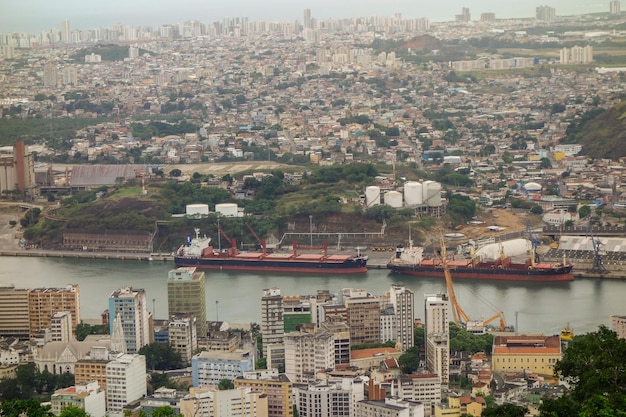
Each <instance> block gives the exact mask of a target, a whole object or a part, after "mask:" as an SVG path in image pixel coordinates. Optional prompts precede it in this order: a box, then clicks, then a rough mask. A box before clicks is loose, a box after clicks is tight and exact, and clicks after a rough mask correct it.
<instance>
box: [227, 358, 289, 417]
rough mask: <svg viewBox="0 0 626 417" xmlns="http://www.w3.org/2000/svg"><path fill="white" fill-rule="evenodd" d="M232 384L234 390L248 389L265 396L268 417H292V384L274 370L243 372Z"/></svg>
mask: <svg viewBox="0 0 626 417" xmlns="http://www.w3.org/2000/svg"><path fill="white" fill-rule="evenodd" d="M234 382H235V388H250V389H251V390H252V392H258V393H261V394H264V395H266V396H267V399H268V404H267V406H268V413H267V415H268V417H293V407H292V404H293V401H292V396H293V383H292V382H291V381H290V380H289V378H287V377H286V376H285V375H284V374H278V371H277V370H276V369H262V370H257V371H248V372H244V373H243V377H241V378H237V379H235V381H234Z"/></svg>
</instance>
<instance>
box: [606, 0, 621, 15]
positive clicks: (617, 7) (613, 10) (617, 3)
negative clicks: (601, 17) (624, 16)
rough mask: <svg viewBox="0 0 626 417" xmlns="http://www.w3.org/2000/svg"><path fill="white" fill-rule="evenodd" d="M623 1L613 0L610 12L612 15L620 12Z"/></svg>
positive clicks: (610, 4)
mask: <svg viewBox="0 0 626 417" xmlns="http://www.w3.org/2000/svg"><path fill="white" fill-rule="evenodd" d="M620 8H621V3H620V1H619V0H612V1H611V2H610V3H609V13H610V14H612V15H617V14H620V13H621V11H620Z"/></svg>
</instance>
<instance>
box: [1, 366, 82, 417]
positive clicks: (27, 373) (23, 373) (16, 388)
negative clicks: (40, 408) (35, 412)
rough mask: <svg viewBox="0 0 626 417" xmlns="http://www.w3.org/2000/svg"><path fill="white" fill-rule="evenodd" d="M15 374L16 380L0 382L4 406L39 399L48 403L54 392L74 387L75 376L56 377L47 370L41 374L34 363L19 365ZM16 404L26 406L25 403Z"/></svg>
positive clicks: (8, 379)
mask: <svg viewBox="0 0 626 417" xmlns="http://www.w3.org/2000/svg"><path fill="white" fill-rule="evenodd" d="M15 373H16V376H15V378H4V379H2V380H0V402H1V403H2V405H4V404H5V403H7V402H9V401H7V400H16V399H17V400H25V399H29V398H38V399H40V400H42V401H47V400H49V399H50V395H51V394H52V393H53V392H54V390H56V389H59V388H65V387H69V386H70V385H74V375H73V374H60V375H54V374H51V373H50V372H48V371H45V370H44V371H43V372H39V370H38V369H37V366H36V365H35V364H34V363H29V364H24V365H19V366H18V367H17V369H16V371H15ZM14 404H17V405H19V404H22V405H25V404H24V403H14ZM0 410H1V409H0ZM0 415H2V416H4V415H5V414H4V413H0ZM29 415H31V414H29Z"/></svg>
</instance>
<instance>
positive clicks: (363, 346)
mask: <svg viewBox="0 0 626 417" xmlns="http://www.w3.org/2000/svg"><path fill="white" fill-rule="evenodd" d="M395 346H396V342H394V341H393V340H388V341H386V342H384V343H362V344H360V345H350V350H363V349H377V348H385V347H391V348H392V347H395Z"/></svg>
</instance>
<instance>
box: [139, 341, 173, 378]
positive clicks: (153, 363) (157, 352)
mask: <svg viewBox="0 0 626 417" xmlns="http://www.w3.org/2000/svg"><path fill="white" fill-rule="evenodd" d="M138 353H139V354H140V355H144V356H145V357H146V368H147V369H149V370H151V371H154V370H159V371H167V370H170V369H179V368H182V367H183V365H184V364H183V360H182V359H181V356H180V353H178V352H176V351H175V350H174V349H173V348H172V346H171V345H170V344H169V343H158V342H154V343H149V344H147V345H145V346H143V347H142V348H141V349H139V352H138Z"/></svg>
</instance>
